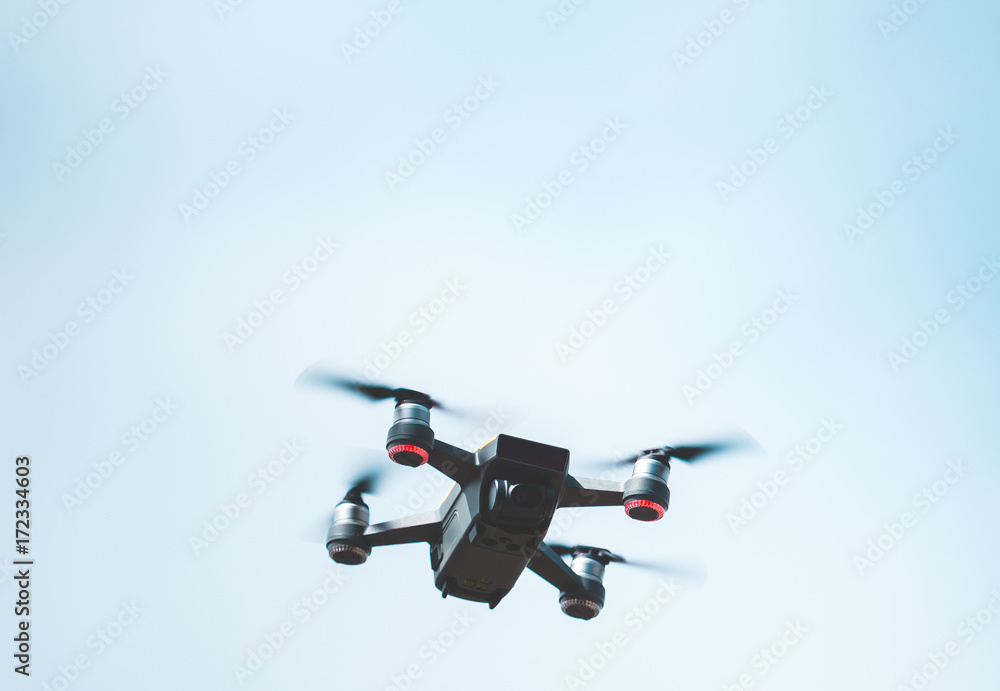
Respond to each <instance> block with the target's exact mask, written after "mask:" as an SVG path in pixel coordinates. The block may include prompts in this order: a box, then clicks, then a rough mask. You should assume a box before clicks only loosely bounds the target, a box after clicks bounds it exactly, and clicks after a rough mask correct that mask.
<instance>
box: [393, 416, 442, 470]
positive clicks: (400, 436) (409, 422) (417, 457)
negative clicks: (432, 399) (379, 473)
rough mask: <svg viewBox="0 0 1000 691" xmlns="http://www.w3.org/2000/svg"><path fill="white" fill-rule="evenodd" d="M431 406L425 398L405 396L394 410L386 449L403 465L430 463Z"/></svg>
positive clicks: (432, 435) (432, 440)
mask: <svg viewBox="0 0 1000 691" xmlns="http://www.w3.org/2000/svg"><path fill="white" fill-rule="evenodd" d="M430 422H431V411H430V406H429V405H428V403H427V402H425V401H423V400H415V399H403V400H401V401H399V402H398V403H396V408H395V410H393V412H392V427H390V428H389V436H388V437H387V439H386V442H385V450H386V451H387V452H388V453H389V458H391V459H392V460H393V461H395V462H396V463H399V464H400V465H405V466H409V467H411V468H415V467H417V466H421V465H423V464H424V463H426V462H427V459H429V458H430V452H431V449H432V448H433V446H434V430H432V429H431V425H430Z"/></svg>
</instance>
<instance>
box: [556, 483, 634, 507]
mask: <svg viewBox="0 0 1000 691" xmlns="http://www.w3.org/2000/svg"><path fill="white" fill-rule="evenodd" d="M623 489H624V488H623V485H622V483H620V482H613V481H610V480H595V479H592V478H588V477H573V476H572V475H569V476H567V477H566V486H565V488H563V491H562V494H561V495H559V504H558V506H557V508H563V507H567V506H621V505H622V501H623Z"/></svg>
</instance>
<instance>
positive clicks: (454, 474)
mask: <svg viewBox="0 0 1000 691" xmlns="http://www.w3.org/2000/svg"><path fill="white" fill-rule="evenodd" d="M427 465H429V466H431V467H432V468H435V469H436V470H438V471H440V472H442V473H444V474H445V475H447V476H448V477H450V478H451V479H452V480H454V481H455V482H457V483H458V484H459V485H464V484H465V482H466V481H467V480H469V479H470V478H471V477H472V476H473V475H475V473H476V470H477V466H476V455H475V454H473V453H470V452H468V451H466V450H465V449H460V448H458V447H457V446H452V445H451V444H447V443H445V442H443V441H441V440H440V439H435V440H434V447H433V448H432V449H431V451H430V454H429V458H428V459H427Z"/></svg>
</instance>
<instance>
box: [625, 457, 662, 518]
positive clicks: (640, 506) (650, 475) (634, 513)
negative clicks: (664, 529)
mask: <svg viewBox="0 0 1000 691" xmlns="http://www.w3.org/2000/svg"><path fill="white" fill-rule="evenodd" d="M669 476H670V457H669V456H668V455H667V454H666V453H663V452H662V450H660V449H652V450H650V451H647V452H646V453H645V454H644V455H643V456H641V457H640V458H639V459H638V460H637V461H636V462H635V466H634V467H633V468H632V477H630V478H629V479H628V480H627V481H626V482H625V484H624V486H623V493H622V496H623V500H624V504H625V513H626V514H628V517H629V518H631V519H633V520H636V521H647V522H648V521H658V520H660V519H661V518H663V514H664V513H665V512H666V510H667V507H668V506H669V505H670V489H669V488H668V487H667V478H668V477H669Z"/></svg>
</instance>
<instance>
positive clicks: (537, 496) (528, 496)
mask: <svg viewBox="0 0 1000 691" xmlns="http://www.w3.org/2000/svg"><path fill="white" fill-rule="evenodd" d="M510 499H511V501H512V502H514V504H516V505H517V506H523V507H525V508H528V507H532V506H538V505H539V504H541V503H542V490H541V488H539V487H536V486H535V485H515V486H514V488H513V489H512V490H511V493H510Z"/></svg>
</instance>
